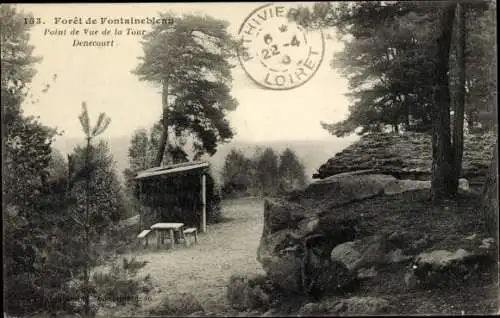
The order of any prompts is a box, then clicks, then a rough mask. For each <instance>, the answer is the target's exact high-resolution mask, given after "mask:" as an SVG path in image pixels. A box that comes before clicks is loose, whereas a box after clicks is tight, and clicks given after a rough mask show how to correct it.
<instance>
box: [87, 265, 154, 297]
mask: <svg viewBox="0 0 500 318" xmlns="http://www.w3.org/2000/svg"><path fill="white" fill-rule="evenodd" d="M146 264H147V262H140V261H137V260H136V259H135V258H132V259H130V260H128V259H127V258H123V260H122V263H121V264H120V263H119V262H118V261H117V260H116V259H115V260H113V262H112V263H111V267H110V269H109V271H108V272H104V273H103V272H96V273H94V274H93V276H92V281H91V284H92V285H91V288H92V289H93V292H94V295H95V297H96V298H97V300H98V301H99V303H101V304H104V303H107V302H113V303H116V304H117V305H125V304H127V303H131V302H132V303H133V304H135V305H139V296H140V295H141V294H148V293H149V292H150V291H151V290H152V289H153V284H152V281H151V277H150V276H149V275H146V276H144V277H138V275H137V274H138V272H139V270H140V269H141V268H143V267H144V266H145V265H146Z"/></svg>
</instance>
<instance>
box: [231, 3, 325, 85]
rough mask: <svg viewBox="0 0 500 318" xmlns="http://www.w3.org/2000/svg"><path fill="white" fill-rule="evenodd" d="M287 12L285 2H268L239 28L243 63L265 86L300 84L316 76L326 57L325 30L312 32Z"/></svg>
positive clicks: (250, 73) (251, 14)
mask: <svg viewBox="0 0 500 318" xmlns="http://www.w3.org/2000/svg"><path fill="white" fill-rule="evenodd" d="M287 16H288V11H287V9H286V7H285V6H282V5H278V4H266V5H264V6H261V7H259V8H257V9H255V10H254V11H253V12H252V13H250V15H249V16H248V17H247V18H246V19H245V20H244V21H243V23H242V24H241V26H240V29H239V31H238V36H239V40H240V46H239V47H238V58H239V61H240V64H241V66H242V68H243V69H244V70H245V72H246V74H247V75H248V76H249V77H250V78H251V79H252V80H253V81H254V82H255V83H257V84H258V85H260V86H263V87H265V88H269V89H275V90H287V89H292V88H296V87H299V86H301V85H303V84H305V83H306V82H307V81H308V80H310V79H311V78H312V77H313V76H314V74H315V73H316V71H317V70H318V69H319V67H320V65H321V62H322V61H323V56H324V51H325V42H324V38H323V33H322V32H321V31H320V30H317V31H313V32H310V31H308V30H306V29H304V28H303V27H301V26H300V25H298V24H297V23H295V22H291V21H289V19H288V17H287Z"/></svg>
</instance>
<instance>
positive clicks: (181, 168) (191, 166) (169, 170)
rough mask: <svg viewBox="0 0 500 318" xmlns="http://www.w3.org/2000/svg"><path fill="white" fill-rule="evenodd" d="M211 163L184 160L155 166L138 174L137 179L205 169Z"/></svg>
mask: <svg viewBox="0 0 500 318" xmlns="http://www.w3.org/2000/svg"><path fill="white" fill-rule="evenodd" d="M209 166H210V164H209V163H208V162H206V161H190V162H183V163H178V164H174V165H168V166H163V167H155V168H150V169H147V170H144V171H141V172H139V173H138V174H137V176H136V177H135V179H149V178H153V177H159V176H164V175H170V174H174V173H180V172H186V171H191V170H197V169H204V168H207V167H209Z"/></svg>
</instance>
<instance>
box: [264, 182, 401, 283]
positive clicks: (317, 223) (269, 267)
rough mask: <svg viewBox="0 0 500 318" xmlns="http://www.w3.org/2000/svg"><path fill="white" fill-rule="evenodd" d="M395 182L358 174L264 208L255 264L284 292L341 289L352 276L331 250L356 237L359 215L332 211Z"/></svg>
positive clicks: (312, 187) (269, 202) (316, 185)
mask: <svg viewBox="0 0 500 318" xmlns="http://www.w3.org/2000/svg"><path fill="white" fill-rule="evenodd" d="M393 182H397V180H396V179H395V178H394V177H392V176H388V175H383V174H372V173H370V172H357V173H348V174H342V175H337V176H333V177H331V178H327V179H324V180H320V181H318V182H315V183H313V184H311V185H309V186H308V187H307V188H306V189H304V190H302V191H295V192H294V193H292V194H291V195H290V196H289V197H288V198H269V199H267V200H266V201H265V204H264V228H263V233H262V237H261V241H260V245H259V248H258V251H257V260H258V261H259V262H260V263H261V264H262V266H263V268H264V270H265V271H266V273H267V275H268V277H269V278H270V279H271V280H272V281H273V282H274V283H275V284H276V286H278V287H280V288H281V289H282V290H283V291H285V292H292V293H304V292H306V293H321V292H324V291H327V290H331V289H338V288H345V287H347V286H349V285H350V284H351V283H352V282H353V279H354V276H353V275H352V273H351V271H349V269H348V268H347V267H346V266H345V265H344V264H343V263H342V262H339V261H335V260H332V259H331V257H330V253H331V251H332V249H333V248H334V247H335V246H337V245H339V244H342V243H344V242H347V241H352V240H354V239H355V236H356V228H357V225H358V223H359V220H358V219H357V216H353V217H349V216H345V215H344V216H340V215H332V214H331V213H329V212H328V211H331V208H333V207H339V206H343V205H346V204H349V203H352V202H355V201H359V200H363V199H368V198H372V197H374V196H377V195H382V194H384V189H385V188H386V187H387V186H388V185H389V184H391V183H393Z"/></svg>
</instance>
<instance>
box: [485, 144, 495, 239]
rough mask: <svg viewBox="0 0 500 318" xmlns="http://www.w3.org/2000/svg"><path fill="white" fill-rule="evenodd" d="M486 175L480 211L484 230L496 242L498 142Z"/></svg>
mask: <svg viewBox="0 0 500 318" xmlns="http://www.w3.org/2000/svg"><path fill="white" fill-rule="evenodd" d="M493 156H494V157H493V160H492V162H491V165H490V169H489V170H488V175H487V176H486V181H485V182H484V186H483V193H482V199H481V212H482V214H483V215H482V218H483V222H484V226H485V231H486V233H488V235H489V236H491V237H493V238H495V239H496V240H497V242H498V143H497V144H496V145H495V150H494V153H493Z"/></svg>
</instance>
